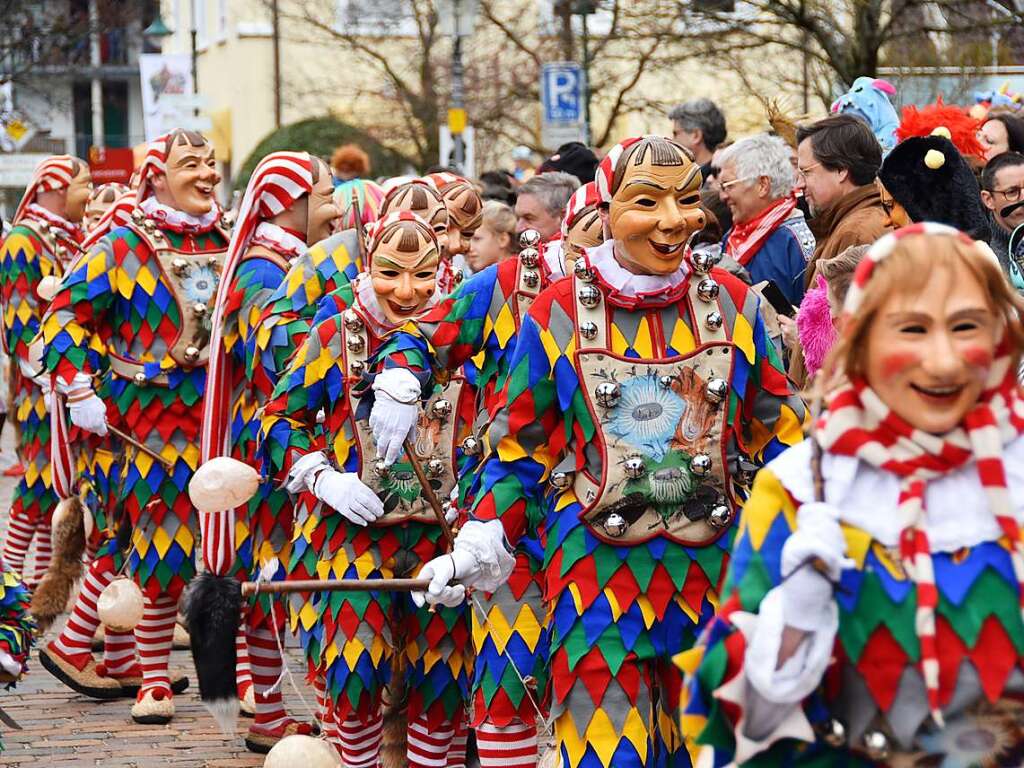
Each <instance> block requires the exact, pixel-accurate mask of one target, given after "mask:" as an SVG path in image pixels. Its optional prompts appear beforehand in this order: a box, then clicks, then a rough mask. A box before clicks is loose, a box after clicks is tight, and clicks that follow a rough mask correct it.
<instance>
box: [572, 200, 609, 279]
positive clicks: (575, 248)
mask: <svg viewBox="0 0 1024 768" xmlns="http://www.w3.org/2000/svg"><path fill="white" fill-rule="evenodd" d="M603 242H604V228H603V225H602V223H601V215H600V214H599V213H598V212H597V208H593V207H590V206H588V207H586V208H584V209H583V210H582V211H580V212H579V213H578V214H577V215H576V218H575V219H574V220H573V222H572V225H570V227H569V231H568V232H567V233H566V236H565V238H564V240H563V241H562V254H563V258H564V259H565V266H566V274H570V273H571V272H572V270H573V267H574V266H575V265H576V259H578V258H579V257H580V256H582V255H583V251H584V250H585V249H586V248H593V247H594V246H597V245H600V244H601V243H603Z"/></svg>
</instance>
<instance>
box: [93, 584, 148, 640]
mask: <svg viewBox="0 0 1024 768" xmlns="http://www.w3.org/2000/svg"><path fill="white" fill-rule="evenodd" d="M142 608H143V601H142V590H141V589H139V585H138V584H136V583H135V582H134V581H132V580H131V579H126V578H124V577H119V578H116V579H114V580H113V581H112V582H110V583H109V584H107V586H106V587H105V588H104V590H103V591H102V592H101V593H100V597H99V599H98V600H97V601H96V615H97V616H99V618H100V621H102V622H103V626H105V627H106V628H107V629H112V630H113V631H115V632H131V631H133V630H134V629H135V627H137V626H138V624H139V622H140V621H142Z"/></svg>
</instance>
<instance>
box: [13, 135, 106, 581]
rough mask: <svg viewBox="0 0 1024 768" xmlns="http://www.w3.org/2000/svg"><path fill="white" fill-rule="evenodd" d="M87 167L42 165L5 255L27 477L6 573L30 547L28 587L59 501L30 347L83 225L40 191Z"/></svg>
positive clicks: (59, 161)
mask: <svg viewBox="0 0 1024 768" xmlns="http://www.w3.org/2000/svg"><path fill="white" fill-rule="evenodd" d="M88 172H89V171H88V166H87V165H86V164H85V163H84V162H83V161H81V160H78V159H77V158H74V157H71V156H69V155H55V156H54V157H50V158H48V159H46V160H44V161H43V162H42V163H40V165H39V167H38V168H36V170H35V173H34V174H33V177H32V181H31V183H30V184H29V186H28V188H27V189H26V190H25V194H24V196H23V197H22V199H21V203H20V204H19V206H18V209H17V211H16V212H15V214H14V218H13V219H12V224H13V227H12V229H11V231H10V233H9V234H8V235H7V237H6V238H5V239H4V242H3V247H2V249H0V305H2V309H3V331H4V332H3V345H4V351H5V352H6V353H7V354H8V355H10V356H11V363H12V365H11V379H12V381H11V392H12V401H11V410H12V411H13V412H14V418H15V420H16V424H17V427H18V430H17V434H18V458H19V460H20V461H21V463H22V465H23V466H24V467H25V474H24V476H23V477H22V478H21V480H20V481H19V482H18V485H17V486H16V488H15V491H14V500H13V502H12V505H11V513H10V518H9V521H8V527H7V532H6V536H5V539H4V551H3V552H4V559H5V560H6V561H7V565H8V567H10V568H11V569H12V570H14V571H17V572H18V573H21V570H22V566H23V565H24V563H25V556H26V554H27V553H28V548H29V546H30V545H31V543H32V540H33V539H35V540H36V549H37V553H36V570H35V573H34V575H33V577H32V578H31V579H28V581H29V582H30V583H32V582H34V581H38V580H39V579H41V578H42V577H43V575H44V574H45V573H46V569H47V567H48V566H49V562H50V517H51V515H52V513H53V509H54V507H55V506H56V505H57V497H56V495H55V494H54V492H53V487H52V484H51V481H50V445H49V421H50V416H49V404H48V397H49V385H48V382H46V377H45V376H40V375H39V370H38V367H39V366H38V361H36V362H35V364H33V362H32V357H31V355H30V354H29V345H30V344H31V343H32V340H33V339H34V338H35V336H36V334H37V333H38V332H39V327H40V326H39V322H40V319H41V318H42V316H43V312H45V311H46V305H47V302H46V301H45V300H44V299H42V298H40V296H39V294H38V293H37V290H38V288H39V286H40V284H41V283H42V282H43V280H44V279H47V278H51V277H52V279H59V278H60V277H61V275H62V274H63V273H64V269H65V268H66V267H67V265H68V262H69V260H70V259H71V258H73V256H74V255H75V250H74V247H75V245H77V244H78V243H80V242H81V240H82V230H81V228H80V226H79V224H78V222H72V221H68V220H67V219H65V218H63V217H62V216H59V215H57V214H56V213H54V212H52V211H50V210H49V209H47V208H44V207H43V206H42V205H40V204H39V203H38V202H36V199H37V197H38V195H39V194H40V193H41V192H51V191H56V190H62V189H69V188H70V186H71V184H72V182H73V181H74V180H75V179H76V177H79V176H80V175H82V174H84V175H85V177H86V179H87V178H88Z"/></svg>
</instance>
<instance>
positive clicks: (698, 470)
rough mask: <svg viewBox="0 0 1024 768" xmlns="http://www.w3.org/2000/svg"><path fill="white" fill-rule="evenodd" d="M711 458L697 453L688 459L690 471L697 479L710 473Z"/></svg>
mask: <svg viewBox="0 0 1024 768" xmlns="http://www.w3.org/2000/svg"><path fill="white" fill-rule="evenodd" d="M711 463H712V462H711V457H710V456H709V455H708V454H706V453H698V454H696V455H695V456H694V457H693V458H692V459H690V471H691V472H693V474H695V475H697V476H698V477H704V475H706V474H707V473H708V472H710V471H711Z"/></svg>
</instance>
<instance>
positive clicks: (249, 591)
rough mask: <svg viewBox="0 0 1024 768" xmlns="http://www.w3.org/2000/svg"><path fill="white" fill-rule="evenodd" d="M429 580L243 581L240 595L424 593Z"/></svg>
mask: <svg viewBox="0 0 1024 768" xmlns="http://www.w3.org/2000/svg"><path fill="white" fill-rule="evenodd" d="M429 586H430V579H335V580H333V581H328V580H324V581H321V580H319V579H308V580H304V581H263V582H256V581H243V582H242V595H243V596H245V597H249V596H250V595H255V594H256V593H257V592H264V593H268V594H274V595H280V594H288V593H291V592H377V591H381V592H426V590H427V587H429Z"/></svg>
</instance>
